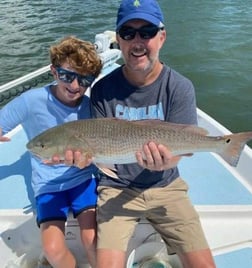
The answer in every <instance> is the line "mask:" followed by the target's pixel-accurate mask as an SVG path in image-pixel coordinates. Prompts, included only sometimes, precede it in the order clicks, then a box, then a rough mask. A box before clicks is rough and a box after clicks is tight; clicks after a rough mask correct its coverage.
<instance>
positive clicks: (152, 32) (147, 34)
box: [117, 25, 164, 40]
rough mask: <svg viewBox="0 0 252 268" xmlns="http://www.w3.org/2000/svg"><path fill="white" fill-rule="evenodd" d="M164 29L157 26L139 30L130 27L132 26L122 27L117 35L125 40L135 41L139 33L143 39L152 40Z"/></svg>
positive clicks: (144, 27)
mask: <svg viewBox="0 0 252 268" xmlns="http://www.w3.org/2000/svg"><path fill="white" fill-rule="evenodd" d="M163 29H164V27H157V26H155V25H145V26H142V27H140V28H138V29H136V28H133V27H130V26H122V27H121V28H120V29H119V30H118V32H117V33H118V34H119V36H120V37H121V38H122V39H123V40H132V39H134V38H135V36H136V33H138V34H139V35H140V37H141V38H142V39H151V38H153V37H154V36H156V34H157V33H158V31H160V30H163Z"/></svg>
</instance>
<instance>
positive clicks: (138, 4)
mask: <svg viewBox="0 0 252 268" xmlns="http://www.w3.org/2000/svg"><path fill="white" fill-rule="evenodd" d="M133 5H134V6H135V7H139V6H141V4H140V2H139V1H138V0H135V1H134V4H133Z"/></svg>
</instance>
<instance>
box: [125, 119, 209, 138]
mask: <svg viewBox="0 0 252 268" xmlns="http://www.w3.org/2000/svg"><path fill="white" fill-rule="evenodd" d="M130 122H131V123H132V124H135V125H140V126H151V127H153V126H163V127H164V128H167V127H169V128H170V129H174V130H184V131H187V132H189V133H194V134H199V135H203V136H206V135H207V134H208V131H207V130H206V129H205V128H202V127H198V126H196V125H189V124H177V123H171V122H166V121H162V120H160V119H143V120H135V121H130Z"/></svg>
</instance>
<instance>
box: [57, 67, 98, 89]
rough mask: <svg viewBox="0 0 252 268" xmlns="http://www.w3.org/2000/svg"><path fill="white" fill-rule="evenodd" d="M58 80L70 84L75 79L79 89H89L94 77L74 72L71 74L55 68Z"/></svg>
mask: <svg viewBox="0 0 252 268" xmlns="http://www.w3.org/2000/svg"><path fill="white" fill-rule="evenodd" d="M56 70H57V73H58V78H59V80H61V81H63V82H65V83H72V82H73V81H74V79H75V78H77V80H78V83H79V85H80V86H81V87H90V86H91V84H92V83H93V82H94V80H95V77H94V76H92V75H87V76H84V75H80V74H77V73H75V72H71V71H69V70H66V69H63V68H61V67H56Z"/></svg>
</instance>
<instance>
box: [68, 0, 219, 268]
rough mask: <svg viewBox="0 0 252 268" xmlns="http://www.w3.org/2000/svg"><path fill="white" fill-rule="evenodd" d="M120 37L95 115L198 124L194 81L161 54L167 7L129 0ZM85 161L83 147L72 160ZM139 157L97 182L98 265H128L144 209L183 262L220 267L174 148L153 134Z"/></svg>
mask: <svg viewBox="0 0 252 268" xmlns="http://www.w3.org/2000/svg"><path fill="white" fill-rule="evenodd" d="M116 32H117V41H118V44H119V46H120V49H121V51H122V55H123V58H124V61H125V64H124V65H122V66H121V67H120V68H118V69H116V70H115V71H113V72H112V73H110V74H109V75H107V76H106V77H104V78H103V79H101V80H100V81H98V82H97V83H96V84H95V85H94V87H93V89H92V91H91V102H92V108H93V115H94V117H117V118H120V119H125V120H141V119H160V120H165V121H169V122H173V123H182V124H197V116H196V101H195V93H194V88H193V85H192V83H191V82H190V81H189V80H188V79H187V78H185V77H183V76H182V75H180V74H179V73H177V72H175V71H174V70H172V69H171V68H169V67H168V66H166V65H165V64H163V63H162V62H160V60H159V52H160V49H161V48H162V46H163V44H164V42H165V40H166V31H165V28H164V20H163V15H162V12H161V10H160V7H159V5H158V3H157V2H156V1H155V0H139V1H133V0H123V1H122V2H121V5H120V7H119V10H118V16H117V24H116ZM73 158H74V161H75V164H78V161H81V158H80V156H79V155H78V152H74V154H73V153H72V154H70V153H69V152H68V154H66V159H67V160H68V163H72V161H73ZM136 158H137V160H138V164H129V165H116V170H117V175H118V177H119V179H113V178H110V177H108V176H106V175H104V174H102V175H101V178H100V182H99V187H98V196H99V198H98V211H97V223H98V244H97V268H104V267H105V268H108V267H109V268H124V267H125V263H126V250H127V245H128V241H129V239H130V237H131V235H132V233H133V231H134V228H135V226H136V224H137V223H138V221H139V219H140V218H141V217H145V218H146V219H147V220H148V221H149V222H150V223H151V225H152V226H153V227H154V229H155V230H157V231H158V232H159V234H160V235H161V237H162V239H163V240H164V242H165V243H166V246H167V250H168V252H169V253H170V254H173V253H176V254H178V256H179V258H180V260H181V262H182V264H183V267H184V268H210V267H211V268H213V267H215V264H214V261H213V258H212V255H211V251H210V250H209V247H208V244H207V242H206V239H205V237H204V234H203V231H202V227H201V224H200V221H199V217H198V215H197V213H196V211H195V210H194V208H193V205H192V204H191V202H190V200H189V197H188V195H187V190H188V187H187V185H186V183H185V182H184V181H183V180H182V178H180V176H179V171H178V168H177V167H176V166H177V163H178V161H179V159H180V157H173V156H172V155H171V154H170V152H169V151H168V148H165V147H164V146H162V145H160V144H155V143H154V142H151V141H150V142H149V143H147V144H145V145H144V147H143V152H137V153H136Z"/></svg>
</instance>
